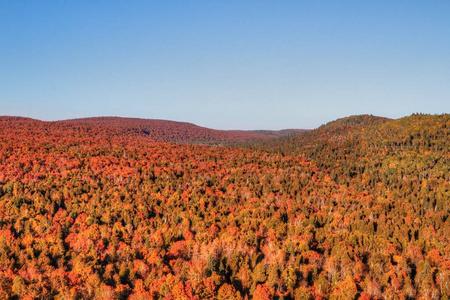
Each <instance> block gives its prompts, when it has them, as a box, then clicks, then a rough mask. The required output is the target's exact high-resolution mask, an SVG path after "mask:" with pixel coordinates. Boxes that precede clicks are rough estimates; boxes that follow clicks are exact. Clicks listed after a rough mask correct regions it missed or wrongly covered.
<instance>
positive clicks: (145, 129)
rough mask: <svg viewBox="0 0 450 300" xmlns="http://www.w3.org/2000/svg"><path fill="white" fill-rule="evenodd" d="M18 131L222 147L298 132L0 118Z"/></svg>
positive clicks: (115, 120) (133, 121)
mask: <svg viewBox="0 0 450 300" xmlns="http://www.w3.org/2000/svg"><path fill="white" fill-rule="evenodd" d="M1 129H3V130H10V131H11V130H13V131H17V132H18V133H19V132H23V131H29V132H32V131H35V130H38V129H39V130H41V131H42V133H43V134H52V135H54V136H55V137H56V136H58V137H59V138H65V137H66V136H78V137H85V138H92V137H94V138H95V137H97V138H98V137H102V138H104V139H113V140H124V139H131V140H136V139H139V140H142V141H151V142H170V143H186V144H201V145H222V144H230V143H236V142H243V141H256V140H269V139H273V138H278V137H283V136H289V135H294V134H296V133H299V132H302V131H304V130H301V129H286V130H279V131H275V130H254V131H251V130H248V131H246V130H215V129H209V128H205V127H201V126H197V125H194V124H191V123H186V122H175V121H167V120H150V119H137V118H120V117H96V118H82V119H72V120H63V121H55V122H45V121H39V120H34V119H30V118H22V117H0V130H1Z"/></svg>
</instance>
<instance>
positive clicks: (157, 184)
mask: <svg viewBox="0 0 450 300" xmlns="http://www.w3.org/2000/svg"><path fill="white" fill-rule="evenodd" d="M449 146H450V116H449V115H448V114H442V115H425V114H414V115H411V116H408V117H404V118H400V119H388V118H383V117H376V116H372V115H359V116H350V117H347V118H343V119H338V120H336V121H332V122H329V123H327V124H325V125H322V126H320V127H319V128H317V129H314V130H307V131H304V130H284V131H267V130H266V131H236V130H234V131H222V130H213V129H208V128H204V127H200V126H196V125H193V124H190V123H181V122H171V121H164V120H145V119H129V118H112V117H110V118H87V119H75V120H66V121H57V122H44V121H39V120H34V119H28V118H21V117H0V299H53V298H54V299H135V300H136V299H219V300H222V299H280V300H281V299H367V300H368V299H449V295H450V219H449V214H450V153H449V148H450V147H449Z"/></svg>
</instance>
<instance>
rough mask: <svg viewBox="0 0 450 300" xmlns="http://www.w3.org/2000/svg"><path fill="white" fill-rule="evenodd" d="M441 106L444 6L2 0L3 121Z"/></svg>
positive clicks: (196, 117)
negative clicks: (6, 118) (11, 117)
mask: <svg viewBox="0 0 450 300" xmlns="http://www.w3.org/2000/svg"><path fill="white" fill-rule="evenodd" d="M414 112H423V113H444V112H446V113H449V112H450V1H448V0H430V1H422V0H421V1H419V0H417V1H416V0H407V1H397V0H396V1H392V0H389V1H378V0H377V1H360V0H358V1H335V0H333V1H312V0H310V1H300V0H298V1H209V0H208V1H187V0H184V1H170V0H169V1H111V0H108V1H62V0H61V1H13V0H11V1H4V0H0V115H20V116H27V117H33V118H38V119H41V120H58V119H67V118H75V117H87V116H127V117H140V118H157V119H169V120H177V121H187V122H192V123H196V124H198V125H201V126H206V127H211V128H218V129H281V128H315V127H317V126H319V125H321V124H323V123H326V122H328V121H331V120H334V119H336V118H339V117H344V116H348V115H353V114H364V113H368V114H374V115H382V116H387V117H392V118H397V117H402V116H406V115H410V114H412V113H414Z"/></svg>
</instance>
